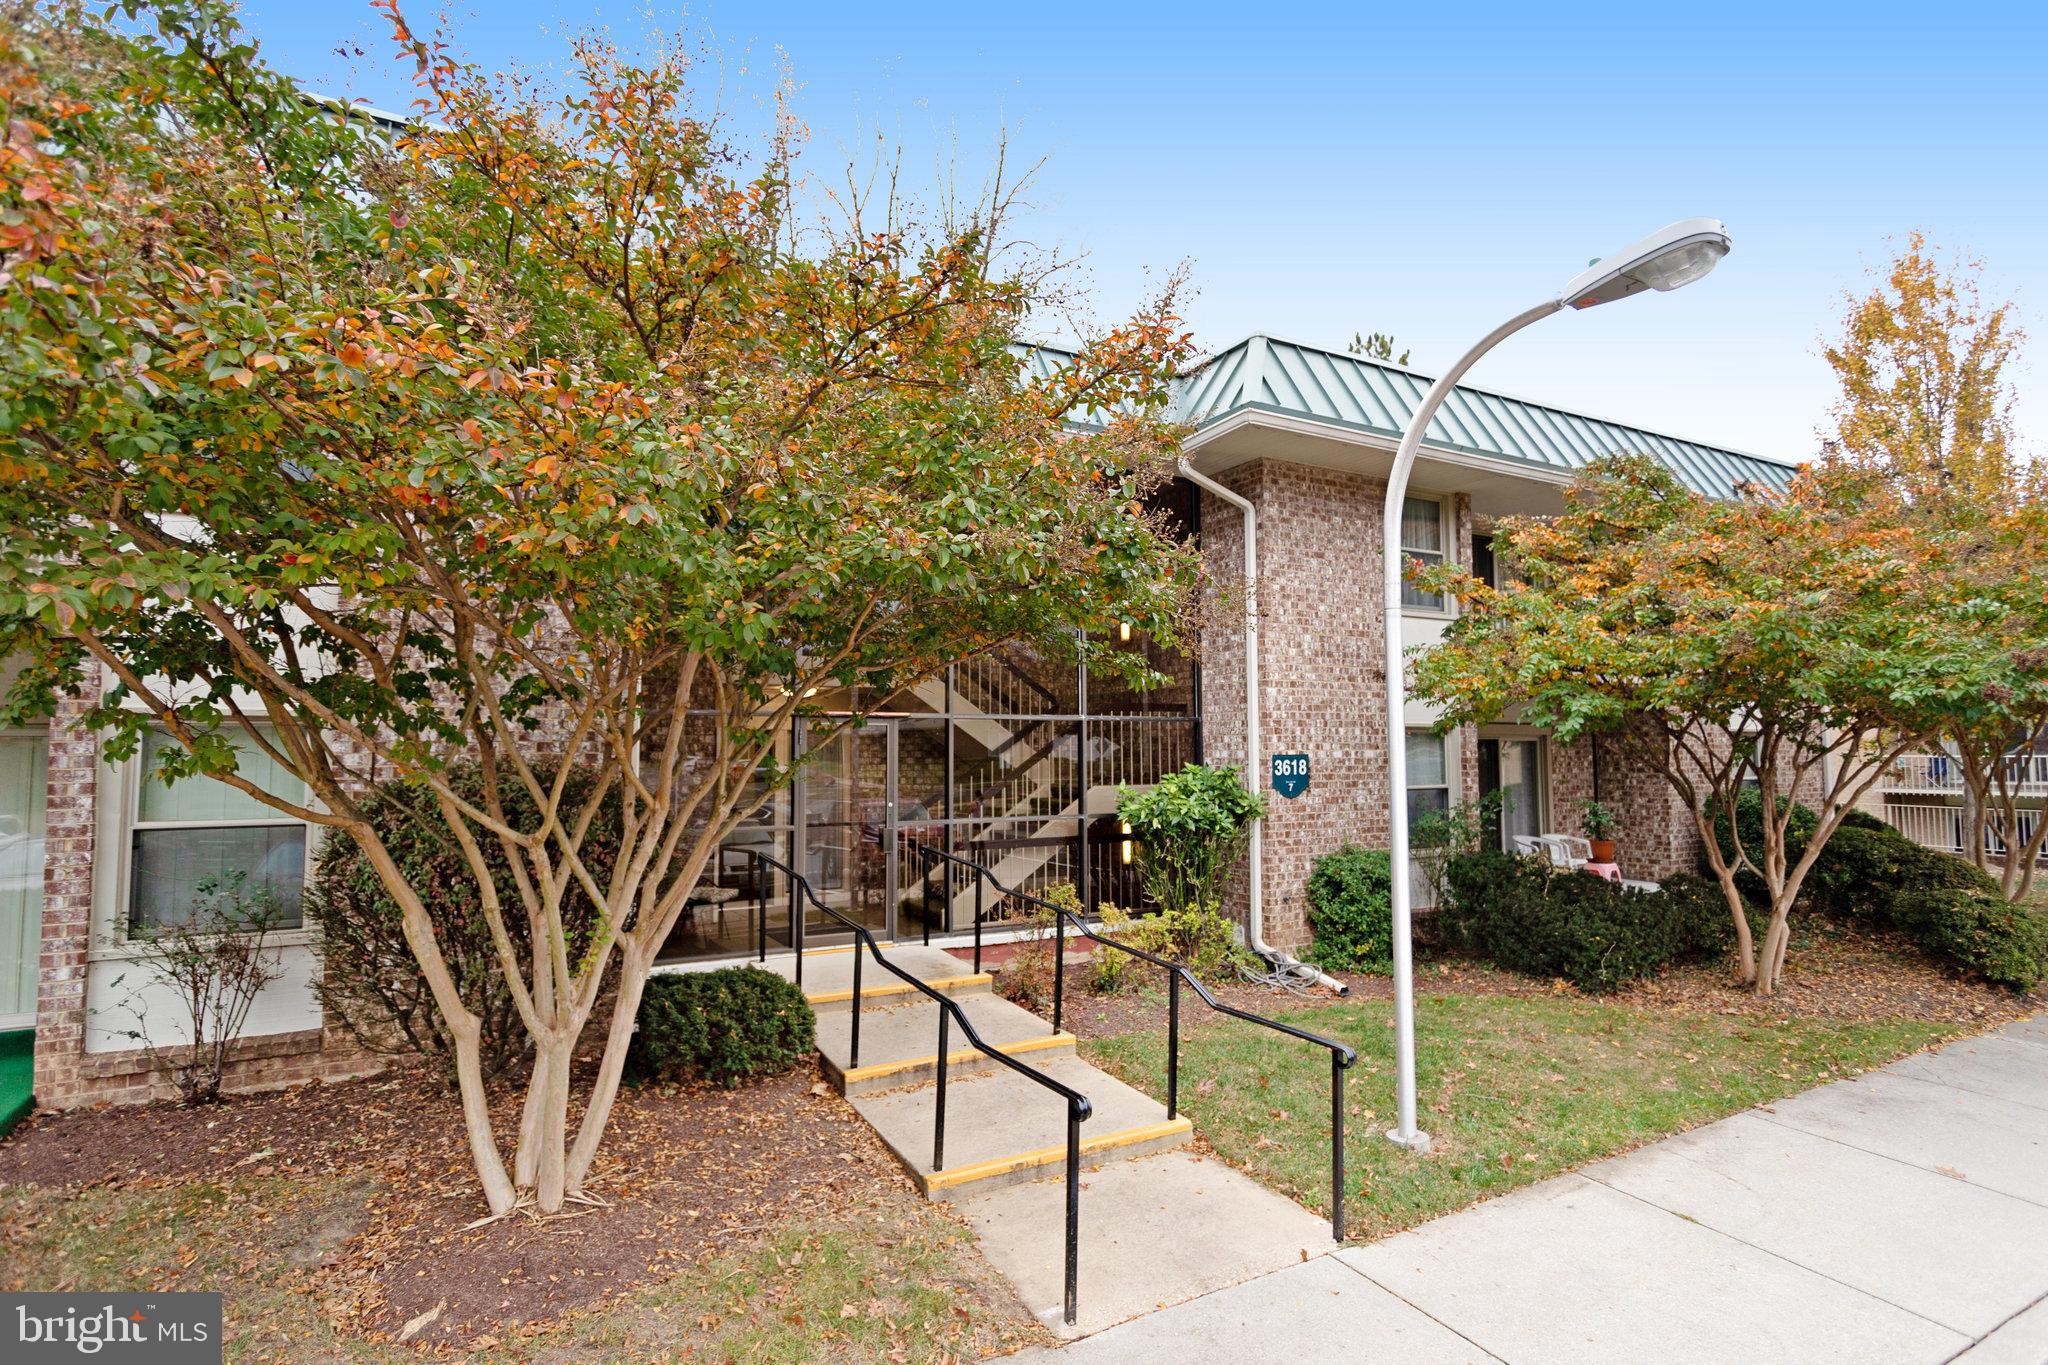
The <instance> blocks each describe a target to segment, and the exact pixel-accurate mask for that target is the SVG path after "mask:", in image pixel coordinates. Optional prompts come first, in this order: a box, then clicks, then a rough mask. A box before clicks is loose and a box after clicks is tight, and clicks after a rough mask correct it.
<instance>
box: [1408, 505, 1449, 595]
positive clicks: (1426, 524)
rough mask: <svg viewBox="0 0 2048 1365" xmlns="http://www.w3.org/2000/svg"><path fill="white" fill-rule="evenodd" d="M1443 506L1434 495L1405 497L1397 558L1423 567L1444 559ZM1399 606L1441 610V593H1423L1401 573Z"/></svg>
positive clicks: (1435, 564) (1439, 562)
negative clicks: (1399, 548) (1399, 550)
mask: <svg viewBox="0 0 2048 1365" xmlns="http://www.w3.org/2000/svg"><path fill="white" fill-rule="evenodd" d="M1447 539H1448V537H1446V536H1445V535H1444V505H1443V504H1442V503H1441V502H1439V501H1437V500H1436V499H1435V498H1409V499H1407V500H1405V501H1404V502H1402V504H1401V557H1402V559H1403V560H1420V561H1422V564H1423V566H1424V567H1426V568H1434V567H1436V566H1437V565H1439V564H1441V563H1443V562H1444V545H1445V542H1446V540H1447ZM1401 605H1402V606H1403V607H1405V608H1408V609H1410V610H1413V611H1442V610H1444V599H1443V596H1442V594H1440V593H1433V592H1423V591H1422V590H1421V589H1419V588H1417V587H1416V586H1415V585H1414V584H1413V583H1410V582H1409V581H1408V580H1407V578H1406V577H1405V576H1404V577H1403V578H1402V580H1401Z"/></svg>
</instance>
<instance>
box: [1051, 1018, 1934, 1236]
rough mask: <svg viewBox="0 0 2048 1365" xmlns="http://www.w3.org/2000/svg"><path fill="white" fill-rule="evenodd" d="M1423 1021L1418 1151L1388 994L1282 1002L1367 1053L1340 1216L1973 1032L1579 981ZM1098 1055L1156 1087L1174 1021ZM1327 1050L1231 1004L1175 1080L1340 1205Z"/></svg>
mask: <svg viewBox="0 0 2048 1365" xmlns="http://www.w3.org/2000/svg"><path fill="white" fill-rule="evenodd" d="M1416 1014H1417V1023H1416V1033H1417V1037H1416V1050H1417V1070H1418V1075H1419V1103H1420V1109H1421V1115H1420V1122H1421V1126H1422V1127H1423V1128H1424V1129H1426V1130H1427V1131H1428V1132H1429V1133H1430V1135H1431V1136H1432V1138H1433V1139H1434V1147H1433V1150H1432V1151H1431V1152H1430V1153H1429V1155H1428V1156H1426V1157H1423V1158H1421V1159H1417V1158H1415V1157H1414V1156H1412V1155H1410V1154H1409V1153H1407V1152H1405V1151H1403V1150H1402V1149H1400V1148H1397V1147H1395V1146H1394V1145H1393V1144H1392V1143H1389V1142H1388V1141H1387V1140H1386V1138H1385V1137H1384V1133H1385V1131H1386V1130H1387V1129H1388V1128H1390V1127H1392V1126H1393V1109H1394V1095H1393V1085H1394V1066H1393V1055H1394V1034H1393V1006H1392V1005H1391V1003H1389V1002H1387V1001H1361V1002H1356V1003H1353V1002H1342V1003H1337V1004H1333V1005H1328V1006H1323V1007H1319V1008H1316V1009H1310V1010H1302V1011H1298V1012H1295V1013H1293V1014H1289V1015H1286V1016H1283V1017H1284V1018H1286V1019H1287V1020H1288V1021H1289V1022H1291V1023H1294V1024H1297V1025H1299V1026H1300V1027H1303V1028H1307V1029H1312V1030H1314V1031H1316V1032H1318V1033H1322V1034H1324V1035H1326V1036H1329V1037H1334V1038H1339V1039H1342V1040H1343V1041H1345V1042H1347V1043H1350V1044H1351V1045H1352V1046H1353V1047H1355V1048H1357V1049H1358V1063H1357V1065H1356V1066H1355V1067H1354V1068H1353V1069H1352V1070H1351V1073H1350V1076H1349V1079H1348V1082H1347V1093H1346V1113H1347V1118H1346V1126H1347V1128H1348V1130H1349V1131H1348V1135H1347V1136H1348V1140H1347V1141H1346V1143H1345V1150H1346V1153H1347V1161H1348V1163H1349V1170H1348V1178H1347V1183H1346V1190H1347V1196H1346V1198H1347V1203H1346V1213H1347V1217H1348V1219H1349V1223H1350V1226H1349V1229H1348V1231H1349V1233H1350V1235H1351V1236H1352V1237H1353V1238H1357V1239H1369V1238H1374V1237H1382V1236H1385V1235H1386V1234H1388V1233H1390V1232H1395V1231H1398V1230H1399V1229H1401V1228H1405V1227H1410V1226H1412V1225H1414V1224H1416V1223H1420V1222H1422V1221H1424V1220H1425V1219H1429V1218H1434V1217H1436V1216H1437V1215H1439V1214H1443V1213H1448V1212H1450V1211H1452V1210H1454V1209H1457V1208H1461V1207H1463V1206H1464V1205H1466V1204H1469V1203H1471V1202H1473V1201H1474V1200H1478V1199H1483V1198H1486V1197H1488V1196H1491V1195H1496V1194H1501V1193H1504V1192H1505V1191H1507V1190H1510V1189H1513V1188H1515V1187H1516V1186H1519V1185H1526V1184H1529V1183H1531V1182H1532V1181H1536V1180H1540V1179H1543V1178H1544V1177H1546V1176H1551V1175H1556V1174H1557V1173H1558V1172H1560V1171H1564V1170H1569V1169H1571V1168H1572V1167H1575V1166H1579V1165H1583V1164H1584V1163H1586V1162H1588V1161H1591V1160H1594V1159H1595V1158H1598V1157H1602V1156H1606V1155H1609V1154H1611V1153H1613V1152H1617V1151H1621V1150H1623V1149H1625V1148H1628V1147H1632V1146H1635V1145H1636V1144H1638V1143H1641V1142H1645V1141H1648V1140H1650V1139H1653V1138H1658V1137H1663V1136H1665V1135H1666V1134H1669V1133H1675V1132H1678V1131H1679V1130H1681V1129H1684V1128H1690V1127H1692V1126H1694V1125H1696V1124H1700V1123H1704V1122H1707V1121H1709V1120H1712V1119H1716V1118H1721V1117H1723V1116H1725V1115H1728V1114H1732V1113H1735V1112H1736V1111H1738V1110H1741V1109H1746V1108H1748V1107H1750V1106H1751V1105H1755V1104H1761V1103H1765V1102H1767V1101H1770V1100H1773V1099H1780V1098H1783V1097H1784V1096H1786V1095H1790V1094H1793V1093H1795V1092H1797V1091H1800V1090H1805V1089H1808V1088H1809V1087H1811V1086H1815V1085H1820V1084H1823V1083H1825V1082H1827V1081H1831V1080H1836V1079H1839V1078H1841V1077H1844V1076H1851V1075H1855V1074H1857V1073H1858V1072H1861V1071H1865V1070H1868V1069H1869V1068H1871V1067H1873V1066H1877V1065H1881V1064H1883V1063H1885V1062H1888V1061H1890V1060H1892V1059H1893V1058H1895V1057H1898V1056H1900V1055H1902V1054H1905V1053H1909V1052H1913V1051H1916V1050H1918V1049H1920V1048H1923V1047H1926V1046H1927V1045H1929V1044H1932V1043H1937V1042H1940V1041H1942V1040H1944V1039H1946V1038H1950V1037H1953V1036H1955V1035H1956V1034H1958V1033H1961V1032H1965V1031H1967V1030H1966V1028H1965V1027H1964V1026H1961V1025H1955V1024H1936V1023H1923V1022H1920V1021H1917V1020H1896V1021H1884V1022H1878V1023H1850V1022H1835V1021H1825V1020H1810V1019H1782V1020H1780V1019H1767V1018H1760V1017H1757V1016H1752V1015H1711V1014H1708V1015H1700V1014H1678V1013H1665V1012H1651V1011H1635V1010H1629V1009H1624V1008H1622V1007H1620V1006H1618V1005H1611V1004H1603V1003H1600V1002H1597V1001H1592V1000H1585V999H1579V998H1575V997H1559V998H1554V999H1551V998H1542V997H1525V996H1524V997H1516V996H1487V995H1446V996H1432V997H1428V998H1426V999H1425V1000H1423V1001H1421V1002H1420V1003H1419V1007H1418V1009H1417V1012H1416ZM1082 1051H1083V1053H1084V1055H1086V1056H1087V1057H1088V1058H1089V1060H1091V1061H1093V1062H1095V1063H1096V1064H1097V1065H1100V1066H1103V1067H1105V1068H1107V1069H1109V1070H1111V1071H1114V1072H1115V1073H1117V1074H1118V1075H1119V1076H1121V1077H1122V1078H1123V1079H1124V1080H1126V1081H1128V1082H1130V1083H1131V1084H1133V1085H1136V1086H1138V1087H1139V1088H1140V1089H1143V1090H1145V1091H1147V1092H1149V1093H1151V1094H1153V1095H1156V1096H1159V1097H1161V1098H1163V1097H1164V1095H1165V1090H1166V1082H1165V1055H1166V1045H1165V1039H1164V1036H1163V1031H1162V1032H1159V1033H1155V1032H1151V1031H1140V1032H1136V1033H1129V1034H1124V1035H1121V1036H1118V1037H1113V1038H1107V1039H1102V1040H1096V1041H1090V1042H1086V1043H1084V1044H1083V1045H1082ZM1327 1058H1328V1054H1327V1053H1326V1052H1324V1051H1323V1050H1322V1049H1320V1048H1316V1047H1312V1046H1310V1045H1308V1044H1305V1043H1301V1042H1298V1041H1296V1040H1294V1039H1290V1038H1286V1037H1284V1036H1281V1035H1279V1034H1275V1033H1273V1032H1271V1031H1270V1030H1266V1029H1261V1028H1258V1027H1256V1026H1254V1025H1250V1024H1244V1023H1239V1022H1237V1021H1235V1020H1220V1021H1217V1022H1208V1023H1203V1024H1202V1025H1201V1026H1199V1027H1196V1028H1192V1029H1184V1031H1183V1037H1182V1040H1181V1080H1180V1094H1181V1104H1182V1108H1183V1110H1184V1111H1185V1112H1186V1113H1187V1115H1188V1116H1189V1117H1190V1118H1191V1119H1193V1120H1194V1123H1195V1130H1196V1131H1197V1132H1198V1133H1199V1134H1201V1135H1202V1136H1203V1137H1205V1138H1206V1139H1208V1141H1209V1143H1210V1144H1211V1145H1212V1146H1213V1147H1214V1148H1215V1149H1216V1151H1217V1153H1218V1154H1219V1155H1220V1156H1222V1157H1223V1158H1224V1159H1225V1160H1226V1161H1229V1162H1231V1163H1232V1164H1233V1165H1237V1166H1240V1167H1242V1168H1244V1169H1245V1170H1247V1171H1249V1172H1250V1173H1251V1174H1253V1175H1254V1176H1256V1177H1258V1178H1259V1179H1260V1180H1262V1181H1264V1182H1265V1183H1266V1184H1268V1185H1270V1186H1272V1187H1273V1188H1274V1189H1277V1190H1279V1191H1281V1192H1283V1193H1285V1194H1287V1195H1290V1196H1292V1197H1293V1198H1295V1199H1297V1200H1299V1201H1300V1202H1301V1203H1302V1204H1304V1205H1306V1206H1307V1207H1309V1208H1312V1209H1315V1210H1317V1211H1318V1212H1323V1213H1327V1212H1328V1209H1329V1188H1330V1167H1329V1160H1330V1147H1329V1123H1330V1068H1329V1064H1328V1061H1327Z"/></svg>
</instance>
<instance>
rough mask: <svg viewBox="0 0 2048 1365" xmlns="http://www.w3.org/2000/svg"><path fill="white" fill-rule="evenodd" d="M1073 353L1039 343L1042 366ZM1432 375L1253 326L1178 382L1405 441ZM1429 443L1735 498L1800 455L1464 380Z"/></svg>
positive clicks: (1032, 356)
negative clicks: (1648, 477)
mask: <svg viewBox="0 0 2048 1365" xmlns="http://www.w3.org/2000/svg"><path fill="white" fill-rule="evenodd" d="M1070 354H1071V353H1069V352H1065V351H1062V350H1060V349H1059V348H1057V347H1033V348H1031V351H1030V353H1029V360H1028V363H1029V366H1030V368H1031V370H1032V371H1033V372H1034V373H1035V374H1037V375H1040V376H1044V375H1047V374H1050V373H1051V372H1052V371H1053V370H1056V369H1058V368H1059V367H1060V366H1062V365H1064V364H1066V363H1067V361H1068V358H1069V356H1070ZM1431 382H1432V381H1431V380H1430V379H1429V378H1428V377H1427V376H1424V375H1419V374H1416V373H1415V372H1414V371H1412V370H1408V369H1406V368H1404V367H1402V366H1399V365H1393V364H1389V363H1387V362H1384V361H1377V360H1368V359H1366V358H1365V357H1363V356H1355V355H1350V354H1348V353H1344V352H1337V351H1326V350H1322V349H1320V348H1319V347H1314V346H1304V345H1301V344H1299V343H1297V342H1292V341H1282V340H1280V339H1278V338H1276V337H1269V336H1263V335H1260V336H1251V337H1247V338H1246V339H1245V340H1243V341H1241V342H1239V343H1238V344H1237V345H1235V346H1232V347H1231V348H1230V349H1228V350H1226V351H1222V352H1219V353H1218V354H1216V355H1213V356H1211V357H1209V359H1207V360H1205V361H1203V362H1202V363H1201V364H1199V365H1197V366H1195V367H1194V368H1193V369H1191V370H1190V371H1188V373H1186V374H1185V375H1183V376H1182V377H1181V378H1180V379H1179V380H1178V381H1177V382H1176V384H1175V393H1174V414H1175V415H1176V416H1177V417H1178V418H1179V419H1180V420H1182V421H1185V422H1189V423H1192V424H1194V425H1195V426H1197V427H1203V426H1208V425H1210V424H1212V423H1214V422H1217V421H1219V420H1221V419H1222V418H1224V417H1226V416H1228V415H1229V414H1231V413H1233V412H1237V411H1240V410H1255V411H1256V410H1263V411H1268V412H1275V413H1282V414H1286V415H1288V416H1293V417H1302V418H1307V419H1308V420H1310V421H1316V422H1327V423H1329V424H1331V425H1334V426H1339V427H1344V428H1348V429H1351V430H1357V431H1369V432H1373V433H1375V434H1377V435H1380V436H1384V437H1386V438H1388V439H1390V440H1399V439H1400V436H1401V433H1402V431H1403V430H1405V429H1406V427H1407V425H1408V419H1409V418H1410V416H1412V415H1413V414H1414V412H1415V408H1416V405H1417V404H1419V403H1420V402H1421V401H1422V396H1423V395H1424V394H1425V393H1427V392H1428V390H1429V386H1430V383H1431ZM1423 440H1424V443H1425V445H1429V446H1434V447H1437V448H1438V449H1442V450H1454V451H1463V452H1466V453H1469V454H1474V455H1486V456H1492V457H1494V458H1496V459H1505V460H1512V461H1516V462H1518V463H1522V464H1531V465H1540V466H1543V467H1546V468H1549V469H1554V470H1558V471H1561V472H1564V473H1570V472H1572V471H1575V470H1578V469H1582V468H1584V467H1585V466H1586V465H1587V464H1589V463H1590V462H1592V461H1594V460H1597V459H1600V458H1602V457H1604V456H1608V455H1617V454H1624V453H1627V454H1640V455H1648V456H1650V457H1652V458H1654V459H1656V460H1657V461H1658V462H1659V463H1661V464H1663V465H1664V466H1665V467H1666V468H1667V469H1669V470H1670V471H1671V472H1672V473H1673V474H1675V475H1677V476H1678V478H1679V479H1680V480H1681V481H1682V482H1683V483H1685V484H1686V486H1688V487H1690V488H1692V489H1694V490H1695V491H1697V492H1700V493H1704V494H1706V495H1707V496H1709V497H1728V496H1730V495H1731V494H1732V493H1733V492H1734V491H1735V488H1736V485H1738V484H1743V483H1756V484H1762V485H1764V486H1766V487H1770V488H1782V487H1784V486H1785V485H1786V484H1788V483H1789V482H1791V479H1792V475H1793V472H1794V471H1793V466H1792V465H1790V464H1788V463H1786V462H1784V461H1781V460H1774V459H1769V458H1767V457H1765V456H1762V455H1752V454H1749V453H1747V452H1744V451H1739V450H1729V449H1726V448H1724V447H1720V446H1710V445H1704V444H1702V443H1700V442H1698V441H1688V440H1684V439H1681V438H1679V437H1676V436H1666V435H1663V434H1661V433H1659V432H1654V431H1647V430H1644V429H1643V428H1641V427H1635V426H1628V425H1625V424H1623V423H1620V422H1610V421H1607V420H1605V419H1603V418H1599V417H1591V416H1588V415H1586V414H1584V413H1577V412H1567V411H1565V410H1564V409H1563V408H1556V407H1551V406H1549V405H1548V404H1543V403H1535V402H1531V401H1529V400H1527V399H1522V398H1510V397H1508V396H1506V395H1504V394H1497V393H1489V392H1487V391H1486V390H1484V389H1474V388H1470V387H1467V386H1465V385H1459V386H1458V387H1457V388H1456V389H1453V390H1452V391H1451V394H1450V396H1449V397H1448V398H1446V399H1445V400H1444V403H1443V406H1442V407H1440V408H1439V409H1438V410H1437V414H1436V416H1435V417H1433V418H1432V419H1431V420H1430V424H1429V429H1428V431H1427V432H1425V433H1424V437H1423Z"/></svg>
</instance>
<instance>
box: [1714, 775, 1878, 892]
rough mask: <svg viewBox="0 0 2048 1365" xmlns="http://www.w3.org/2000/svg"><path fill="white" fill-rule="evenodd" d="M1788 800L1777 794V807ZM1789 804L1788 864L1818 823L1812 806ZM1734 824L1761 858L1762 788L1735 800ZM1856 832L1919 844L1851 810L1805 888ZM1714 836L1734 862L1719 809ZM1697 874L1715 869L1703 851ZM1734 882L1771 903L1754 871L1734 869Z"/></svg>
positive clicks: (1752, 853) (1744, 843)
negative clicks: (1841, 841) (1842, 843)
mask: <svg viewBox="0 0 2048 1365" xmlns="http://www.w3.org/2000/svg"><path fill="white" fill-rule="evenodd" d="M1789 800H1790V798H1789V797H1784V796H1781V797H1779V798H1778V808H1779V809H1780V810H1783V809H1784V808H1785V805H1786V803H1787V802H1788V801H1789ZM1791 804H1792V818H1791V821H1790V823H1788V824H1787V825H1786V826H1785V857H1786V859H1787V861H1788V865H1789V864H1790V863H1794V862H1797V861H1798V860H1799V858H1800V856H1801V855H1802V854H1804V853H1805V852H1806V841H1807V840H1808V839H1810V838H1812V837H1813V831H1814V830H1815V829H1816V828H1817V827H1818V826H1819V824H1820V817H1819V816H1818V815H1816V814H1815V813H1814V811H1813V808H1812V807H1810V806H1807V805H1804V804H1801V803H1799V802H1792V803H1791ZM1735 827H1736V829H1737V830H1739V831H1740V832H1741V834H1742V846H1743V848H1744V849H1746V850H1748V852H1749V854H1750V856H1751V857H1753V858H1758V859H1761V858H1762V857H1763V850H1764V795H1763V793H1762V792H1761V791H1745V792H1744V793H1742V795H1741V796H1740V797H1738V798H1737V799H1736V802H1735ZM1859 833H1878V834H1889V835H1891V836H1893V837H1894V838H1896V839H1901V840H1902V841H1903V842H1906V843H1907V844H1908V846H1909V847H1913V848H1918V847H1919V845H1917V844H1913V843H1911V842H1910V841H1907V840H1903V836H1901V835H1899V833H1898V831H1897V830H1894V829H1893V828H1892V827H1891V826H1890V825H1887V824H1886V823H1885V822H1884V821H1882V820H1880V819H1878V818H1877V817H1876V816H1874V815H1867V814H1865V813H1864V812H1862V811H1860V810H1852V811H1850V812H1849V813H1848V814H1847V815H1845V816H1843V817H1842V823H1841V824H1840V825H1839V826H1837V827H1836V829H1835V832H1834V834H1833V835H1832V836H1831V837H1830V838H1829V839H1828V844H1827V847H1826V848H1824V849H1822V850H1821V855H1820V859H1819V860H1818V861H1816V862H1815V863H1814V865H1813V870H1812V871H1811V872H1809V873H1808V874H1807V883H1806V884H1807V887H1811V886H1812V885H1813V879H1814V878H1815V877H1816V876H1819V875H1820V873H1821V869H1822V867H1823V866H1824V865H1825V863H1826V861H1827V859H1828V858H1829V857H1830V856H1831V855H1832V854H1833V853H1834V850H1835V845H1836V843H1837V842H1839V841H1840V840H1841V839H1842V837H1843V836H1844V835H1849V836H1850V843H1851V844H1855V843H1856V842H1857V838H1856V836H1857V835H1858V834H1859ZM1714 839H1715V841H1716V842H1717V843H1719V844H1720V845H1721V856H1722V857H1724V858H1726V859H1727V860H1728V861H1729V862H1730V863H1733V862H1734V861H1735V841H1734V839H1733V838H1732V837H1730V835H1729V832H1728V819H1727V817H1726V816H1725V815H1722V814H1719V813H1718V812H1717V813H1716V814H1715V816H1714ZM1700 875H1701V876H1703V877H1708V878H1711V877H1712V876H1713V875H1714V870H1713V868H1712V866H1710V865H1709V864H1708V862H1707V858H1706V855H1705V854H1704V853H1702V854H1701V855H1700ZM1844 875H1847V874H1844ZM1735 884H1736V886H1737V887H1739V888H1740V889H1741V891H1742V894H1743V895H1744V896H1745V897H1747V898H1748V899H1750V900H1752V901H1758V902H1762V903H1764V904H1768V903H1769V902H1770V895H1769V892H1768V890H1767V888H1766V887H1765V886H1764V882H1763V878H1761V877H1759V876H1757V875H1756V874H1755V873H1753V872H1750V871H1748V870H1746V869H1745V870H1743V871H1739V872H1737V873H1736V874H1735ZM1801 894H1802V895H1807V894H1810V892H1808V891H1807V890H1806V889H1805V888H1802V890H1801Z"/></svg>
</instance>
